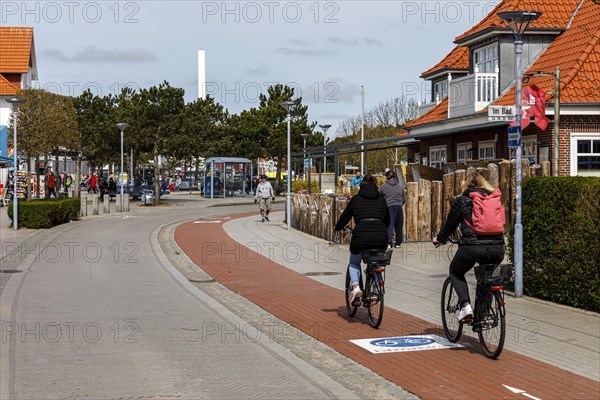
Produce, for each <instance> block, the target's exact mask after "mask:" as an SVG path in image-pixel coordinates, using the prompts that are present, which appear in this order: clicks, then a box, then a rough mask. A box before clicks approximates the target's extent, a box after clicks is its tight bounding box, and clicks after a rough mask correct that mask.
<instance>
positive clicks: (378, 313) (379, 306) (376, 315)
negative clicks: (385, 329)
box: [367, 277, 383, 328]
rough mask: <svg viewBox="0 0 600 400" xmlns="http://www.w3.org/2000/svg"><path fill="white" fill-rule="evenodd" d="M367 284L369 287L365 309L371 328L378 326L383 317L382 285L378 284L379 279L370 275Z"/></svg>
mask: <svg viewBox="0 0 600 400" xmlns="http://www.w3.org/2000/svg"><path fill="white" fill-rule="evenodd" d="M367 285H369V286H368V287H369V288H370V290H369V297H368V298H367V311H368V313H369V324H370V325H371V326H372V327H373V328H379V325H381V320H382V319H383V286H380V285H379V280H377V279H373V277H370V278H369V279H368V282H367Z"/></svg>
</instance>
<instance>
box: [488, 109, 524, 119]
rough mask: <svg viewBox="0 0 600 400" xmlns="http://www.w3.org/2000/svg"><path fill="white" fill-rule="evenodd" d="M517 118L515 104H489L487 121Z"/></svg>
mask: <svg viewBox="0 0 600 400" xmlns="http://www.w3.org/2000/svg"><path fill="white" fill-rule="evenodd" d="M515 119H517V107H515V106H489V107H488V121H514V120H515Z"/></svg>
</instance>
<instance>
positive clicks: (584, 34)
mask: <svg viewBox="0 0 600 400" xmlns="http://www.w3.org/2000/svg"><path fill="white" fill-rule="evenodd" d="M599 15H600V5H599V4H595V3H594V2H593V1H592V0H585V2H584V3H583V4H582V6H581V7H580V9H579V10H578V11H577V14H576V15H575V18H574V19H573V22H572V23H571V26H570V27H569V29H568V30H567V31H566V32H564V33H563V34H561V35H560V36H559V37H558V38H557V39H556V40H555V41H554V42H553V43H552V44H551V45H550V46H549V47H548V49H547V50H546V51H545V52H544V53H543V54H542V56H541V57H540V58H539V59H538V60H537V61H536V62H535V63H534V64H533V65H532V66H531V68H529V70H528V72H529V73H533V72H535V71H543V72H552V73H554V67H556V66H558V67H560V86H561V90H560V101H561V102H563V103H569V102H572V103H573V102H576V103H578V102H583V103H585V102H600V68H598V66H599V65H600V18H598V16H599ZM527 85H536V86H538V87H539V88H540V89H542V90H544V91H545V92H551V91H554V77H553V76H533V77H531V78H530V79H529V82H528V83H527ZM553 97H554V96H553V95H549V94H548V95H546V99H547V100H551V99H553ZM514 103H515V87H514V86H513V87H512V88H511V90H510V91H509V92H508V93H506V94H505V95H504V96H502V97H501V98H500V99H498V100H497V101H496V102H495V104H497V105H510V104H514Z"/></svg>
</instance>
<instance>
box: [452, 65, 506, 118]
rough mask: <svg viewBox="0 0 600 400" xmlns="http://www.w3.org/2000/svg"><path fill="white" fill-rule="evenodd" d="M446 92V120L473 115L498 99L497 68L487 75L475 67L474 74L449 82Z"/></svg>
mask: <svg viewBox="0 0 600 400" xmlns="http://www.w3.org/2000/svg"><path fill="white" fill-rule="evenodd" d="M448 92H449V96H450V97H449V99H448V100H449V103H448V118H454V117H462V116H464V115H471V114H475V113H476V112H478V111H481V110H483V109H484V108H485V107H487V106H488V105H489V104H490V103H491V102H492V101H494V100H496V99H497V98H498V67H496V71H495V72H487V73H484V72H478V68H477V67H475V73H474V74H472V75H467V76H464V77H461V78H457V79H452V80H450V82H449V85H448Z"/></svg>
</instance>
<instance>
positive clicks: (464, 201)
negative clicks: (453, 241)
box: [437, 188, 504, 246]
mask: <svg viewBox="0 0 600 400" xmlns="http://www.w3.org/2000/svg"><path fill="white" fill-rule="evenodd" d="M471 192H479V193H481V194H485V193H487V192H486V191H485V190H483V189H479V188H475V189H472V188H467V190H465V191H464V192H463V194H462V195H460V196H457V197H456V198H455V200H454V203H453V204H452V208H451V209H450V213H449V214H448V218H446V222H444V226H443V227H442V230H441V231H440V233H438V235H437V240H438V242H440V243H445V242H446V241H447V240H448V237H450V235H452V233H453V232H454V231H455V230H456V228H458V226H459V225H460V233H461V235H462V236H461V239H460V243H459V245H460V246H462V245H473V244H480V245H481V244H484V245H489V244H504V235H503V234H502V233H500V234H498V235H478V234H476V233H475V232H474V231H473V229H471V227H470V226H469V225H468V224H467V223H465V219H466V220H467V221H469V224H470V223H472V222H473V221H471V213H472V212H473V200H471V198H470V197H469V193H471Z"/></svg>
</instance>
